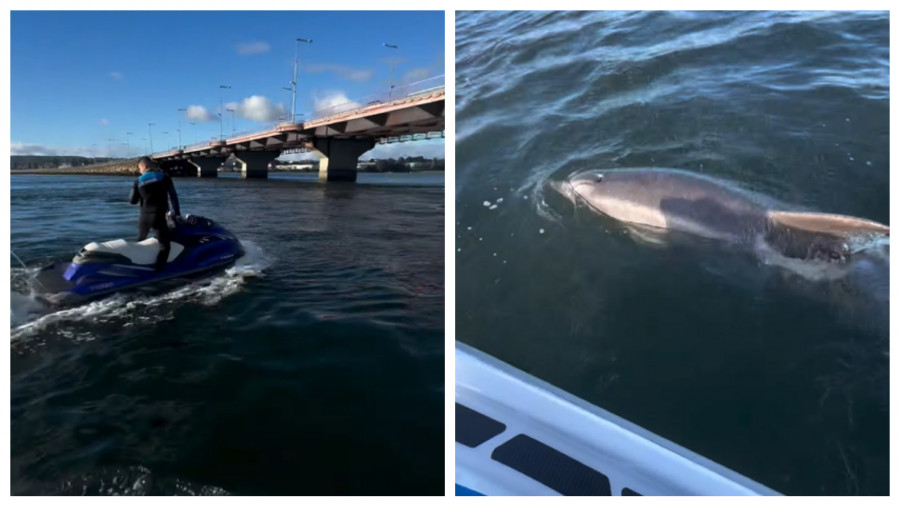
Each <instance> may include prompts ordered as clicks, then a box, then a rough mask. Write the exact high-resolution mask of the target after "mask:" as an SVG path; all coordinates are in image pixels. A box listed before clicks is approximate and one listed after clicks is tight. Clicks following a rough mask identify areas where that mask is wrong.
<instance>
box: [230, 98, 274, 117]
mask: <svg viewBox="0 0 900 506" xmlns="http://www.w3.org/2000/svg"><path fill="white" fill-rule="evenodd" d="M225 109H226V110H227V109H234V110H235V112H237V114H238V115H240V117H242V118H244V119H248V120H250V121H260V122H270V121H276V120H278V119H279V118H280V117H281V116H284V114H285V113H286V111H285V108H284V105H283V104H277V105H276V104H273V103H272V101H271V100H269V99H268V98H267V97H263V96H260V95H253V96H252V97H248V98H245V99H244V101H243V102H240V103H238V102H229V103H227V104H225ZM226 112H227V111H226Z"/></svg>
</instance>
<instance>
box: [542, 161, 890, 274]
mask: <svg viewBox="0 0 900 506" xmlns="http://www.w3.org/2000/svg"><path fill="white" fill-rule="evenodd" d="M553 186H554V188H556V189H557V190H559V191H560V192H561V193H563V194H564V195H565V196H567V197H568V198H569V199H570V200H572V201H573V202H576V203H577V202H579V201H581V202H584V203H585V204H586V205H587V206H588V207H589V208H590V209H592V210H594V211H596V212H598V213H600V214H602V215H605V216H607V217H609V218H611V219H613V220H616V221H618V222H621V223H623V224H625V225H626V226H627V227H628V228H629V229H630V230H631V231H632V232H633V235H634V236H635V238H636V239H643V240H647V241H651V242H653V243H657V244H659V243H662V242H663V241H664V240H665V238H666V236H667V235H668V234H671V233H673V232H674V233H682V234H687V235H689V236H698V237H702V238H706V239H711V240H714V241H721V242H725V243H728V244H732V245H736V246H744V247H747V248H749V249H751V250H752V251H754V252H756V253H757V254H758V255H759V257H760V258H761V259H762V260H763V261H764V263H766V264H770V265H777V266H780V267H783V268H786V269H788V270H790V271H793V272H795V273H796V274H799V275H801V276H803V277H805V278H808V279H811V280H834V279H839V278H842V277H845V276H847V275H848V274H851V273H852V270H853V267H854V260H855V259H856V258H857V257H859V256H867V255H868V259H867V261H866V262H864V263H861V264H860V266H861V268H864V269H865V270H866V271H867V272H868V271H871V269H872V267H871V266H872V264H873V261H874V262H876V263H878V264H879V265H885V266H887V265H888V255H889V254H888V253H887V251H886V249H887V246H888V244H889V238H890V228H889V227H888V226H887V225H883V224H881V223H877V222H875V221H871V220H867V219H863V218H856V217H853V216H844V215H838V214H827V213H817V212H806V211H794V210H788V209H785V207H786V206H784V205H783V204H781V203H779V202H777V201H775V200H774V199H770V198H768V197H765V196H763V195H760V194H757V193H753V192H750V191H747V190H745V189H743V188H741V187H739V186H737V185H736V184H733V183H730V182H727V181H722V180H719V179H715V178H712V177H710V176H705V175H702V174H698V173H694V172H689V171H684V170H677V169H658V168H651V169H644V168H641V169H612V170H588V171H583V172H578V173H575V174H573V175H572V176H570V177H569V178H568V179H567V180H566V181H565V182H564V183H563V184H556V185H553ZM870 250H871V251H870ZM869 253H873V254H874V260H873V258H872V255H871V254H869Z"/></svg>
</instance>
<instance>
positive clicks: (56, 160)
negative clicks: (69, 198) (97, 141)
mask: <svg viewBox="0 0 900 506" xmlns="http://www.w3.org/2000/svg"><path fill="white" fill-rule="evenodd" d="M113 160H121V158H90V157H85V156H39V155H12V156H10V162H9V167H10V169H12V170H24V169H56V168H64V167H81V166H84V165H92V164H95V163H104V162H110V161H113Z"/></svg>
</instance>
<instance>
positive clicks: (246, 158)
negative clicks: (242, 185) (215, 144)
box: [234, 151, 281, 179]
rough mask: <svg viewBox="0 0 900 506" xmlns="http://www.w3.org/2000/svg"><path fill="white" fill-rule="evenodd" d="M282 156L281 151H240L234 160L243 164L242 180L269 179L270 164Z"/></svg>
mask: <svg viewBox="0 0 900 506" xmlns="http://www.w3.org/2000/svg"><path fill="white" fill-rule="evenodd" d="M280 155H281V152H280V151H240V152H238V153H235V154H234V159H235V160H237V161H238V163H240V164H241V177H242V178H244V179H248V178H257V177H259V178H266V177H269V162H271V161H272V160H274V159H276V158H278V157H279V156H280Z"/></svg>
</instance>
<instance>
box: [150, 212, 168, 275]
mask: <svg viewBox="0 0 900 506" xmlns="http://www.w3.org/2000/svg"><path fill="white" fill-rule="evenodd" d="M153 228H154V229H156V240H157V241H159V248H160V249H159V254H158V255H157V256H156V270H158V271H159V270H162V269H163V268H164V267H165V266H166V262H168V261H169V250H170V249H171V247H172V236H171V234H170V233H169V224H168V223H166V215H162V216H161V217H160V216H157V217H156V222H155V223H154V225H153Z"/></svg>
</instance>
